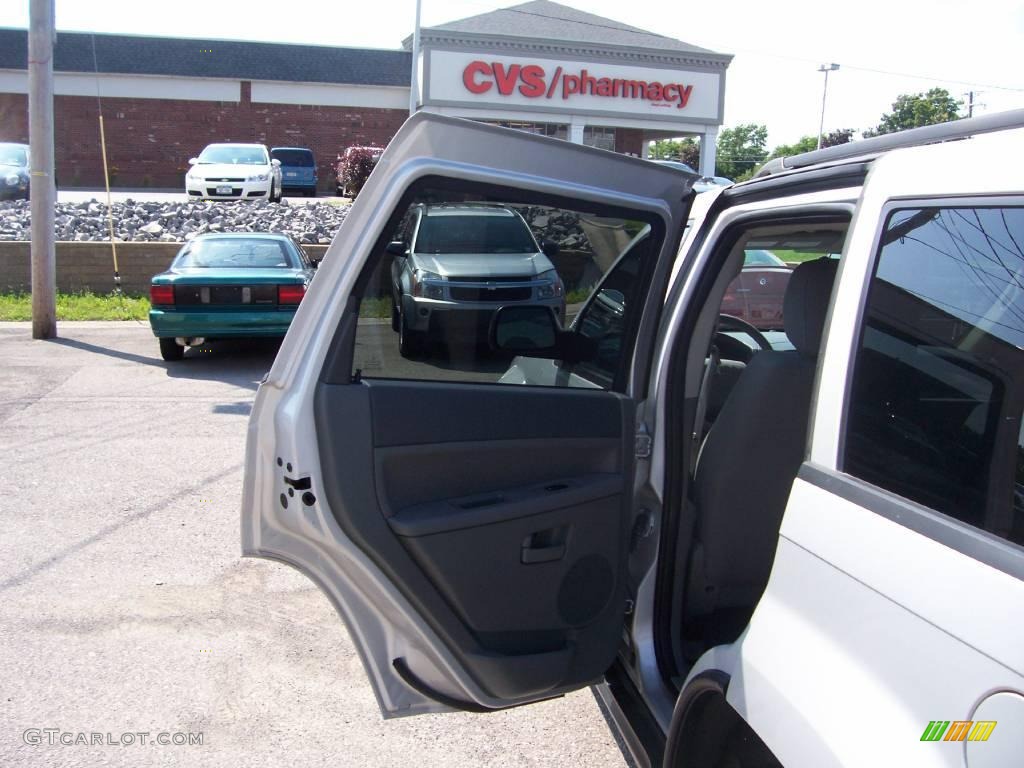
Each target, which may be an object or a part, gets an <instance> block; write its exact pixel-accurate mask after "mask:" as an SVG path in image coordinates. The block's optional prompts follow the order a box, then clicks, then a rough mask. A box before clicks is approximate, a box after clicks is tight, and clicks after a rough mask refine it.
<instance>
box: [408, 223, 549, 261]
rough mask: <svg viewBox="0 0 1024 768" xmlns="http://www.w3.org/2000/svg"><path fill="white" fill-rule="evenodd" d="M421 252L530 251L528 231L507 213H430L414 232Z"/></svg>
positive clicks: (416, 248) (535, 247)
mask: <svg viewBox="0 0 1024 768" xmlns="http://www.w3.org/2000/svg"><path fill="white" fill-rule="evenodd" d="M415 250H416V251H418V252H420V253H533V252H534V251H536V250H537V244H536V243H535V242H534V240H533V237H532V236H531V235H530V230H529V229H527V227H526V225H525V224H524V223H523V222H522V221H521V220H520V219H518V218H517V217H515V216H511V215H508V214H505V215H493V214H470V215H461V214H446V213H441V214H432V215H428V216H424V217H423V219H422V221H421V222H420V228H419V231H418V232H417V233H416V246H415Z"/></svg>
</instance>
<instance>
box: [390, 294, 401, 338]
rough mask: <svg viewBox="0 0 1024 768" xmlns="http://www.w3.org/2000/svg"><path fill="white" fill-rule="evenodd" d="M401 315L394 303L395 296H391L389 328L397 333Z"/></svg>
mask: <svg viewBox="0 0 1024 768" xmlns="http://www.w3.org/2000/svg"><path fill="white" fill-rule="evenodd" d="M401 322H402V317H401V315H400V314H399V312H398V304H396V303H395V297H394V296H392V297H391V330H392V331H394V332H395V333H398V331H399V328H400V327H401V326H400V324H401Z"/></svg>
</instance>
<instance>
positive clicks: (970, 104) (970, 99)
mask: <svg viewBox="0 0 1024 768" xmlns="http://www.w3.org/2000/svg"><path fill="white" fill-rule="evenodd" d="M981 94H982V91H968V92H967V93H965V94H964V96H966V97H967V116H968V117H974V108H975V107H984V106H985V105H984V104H979V103H978V102H976V101H975V100H974V97H975V96H980V95H981Z"/></svg>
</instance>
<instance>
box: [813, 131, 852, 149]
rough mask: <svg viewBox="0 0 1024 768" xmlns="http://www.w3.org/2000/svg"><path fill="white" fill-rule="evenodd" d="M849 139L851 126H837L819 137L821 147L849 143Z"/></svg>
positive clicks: (850, 138) (850, 137) (850, 139)
mask: <svg viewBox="0 0 1024 768" xmlns="http://www.w3.org/2000/svg"><path fill="white" fill-rule="evenodd" d="M851 141H853V128H839V129H837V130H834V131H831V132H829V133H826V134H825V135H824V136H822V137H821V148H822V149H824V148H825V147H837V146H839V145H840V144H849V143H850V142H851Z"/></svg>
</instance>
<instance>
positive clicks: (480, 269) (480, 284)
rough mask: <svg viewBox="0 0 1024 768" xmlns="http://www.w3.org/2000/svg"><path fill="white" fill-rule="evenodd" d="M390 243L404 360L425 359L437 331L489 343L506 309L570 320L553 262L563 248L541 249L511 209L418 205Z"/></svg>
mask: <svg viewBox="0 0 1024 768" xmlns="http://www.w3.org/2000/svg"><path fill="white" fill-rule="evenodd" d="M399 238H400V239H398V240H395V241H392V242H391V243H390V244H389V245H388V248H387V250H388V253H390V254H391V255H392V256H393V257H394V258H393V261H392V263H391V283H392V311H391V324H392V328H393V329H394V330H395V331H397V332H398V333H399V339H400V340H399V351H400V352H401V354H402V356H403V357H412V356H416V355H419V354H422V353H423V351H424V350H425V348H426V342H427V340H428V338H429V334H430V333H431V332H432V331H438V330H441V329H443V330H444V333H445V335H446V336H447V337H448V338H451V337H453V336H462V337H467V336H468V337H474V338H479V339H483V338H486V329H487V325H488V324H489V323H490V319H491V316H492V315H493V314H494V312H495V310H497V309H498V308H500V307H502V306H505V305H507V304H517V303H529V304H536V305H541V306H546V307H551V308H552V309H553V310H554V311H555V313H556V314H557V315H558V317H559V318H564V317H565V289H564V287H563V285H562V280H561V278H559V276H558V272H557V271H555V267H554V265H553V264H552V263H551V260H550V259H551V258H553V257H554V256H555V255H556V254H557V253H558V246H557V245H556V244H554V243H550V242H547V241H545V243H544V244H543V246H538V244H537V240H536V238H534V236H533V233H532V232H531V231H530V228H529V226H527V224H526V222H525V221H524V220H523V217H522V216H520V215H519V214H518V213H517V212H515V211H513V210H512V209H510V208H506V207H503V206H495V205H482V204H457V205H417V206H414V207H413V208H412V209H411V210H410V211H409V214H408V215H407V216H406V217H405V220H404V221H403V222H402V225H401V227H400V229H399Z"/></svg>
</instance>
